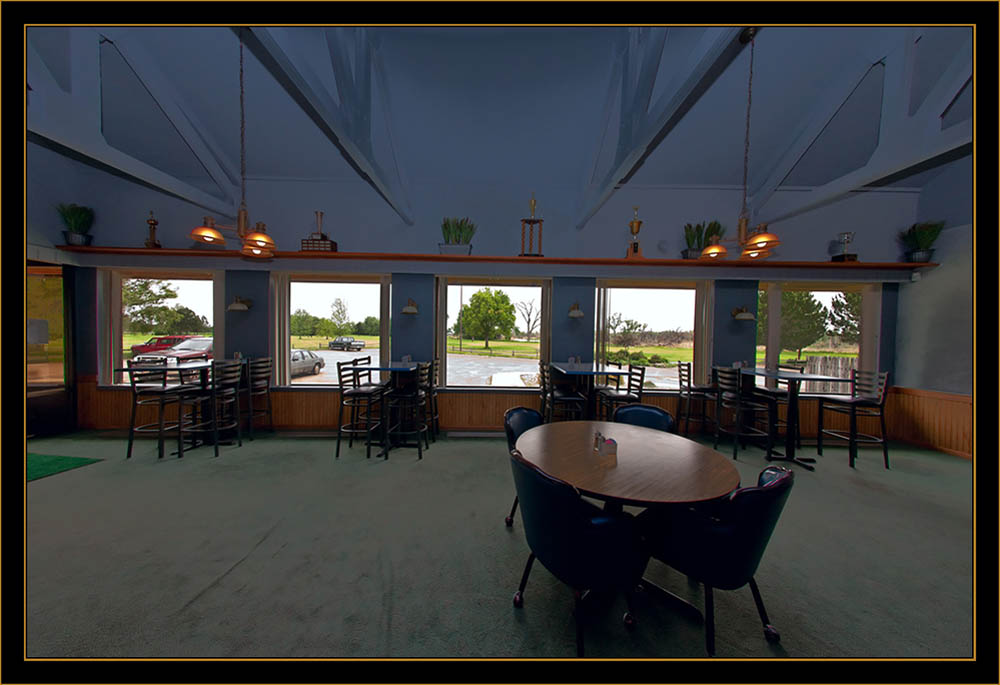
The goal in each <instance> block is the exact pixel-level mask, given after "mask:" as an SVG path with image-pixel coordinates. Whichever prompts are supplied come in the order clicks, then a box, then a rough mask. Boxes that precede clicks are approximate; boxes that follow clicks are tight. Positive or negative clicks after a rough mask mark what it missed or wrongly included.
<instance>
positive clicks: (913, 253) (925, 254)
mask: <svg viewBox="0 0 1000 685" xmlns="http://www.w3.org/2000/svg"><path fill="white" fill-rule="evenodd" d="M933 257H934V249H933V248H930V249H927V250H910V251H909V252H907V253H906V261H908V262H929V261H931V259H932V258H933Z"/></svg>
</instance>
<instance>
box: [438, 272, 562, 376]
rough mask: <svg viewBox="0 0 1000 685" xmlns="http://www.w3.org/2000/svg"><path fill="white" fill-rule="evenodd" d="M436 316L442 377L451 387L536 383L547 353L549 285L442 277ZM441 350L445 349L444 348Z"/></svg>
mask: <svg viewBox="0 0 1000 685" xmlns="http://www.w3.org/2000/svg"><path fill="white" fill-rule="evenodd" d="M441 282H443V283H444V285H443V293H442V290H439V297H441V294H443V297H444V299H445V307H441V308H439V311H444V312H445V316H444V317H440V318H439V330H438V343H437V349H438V351H439V352H438V354H439V356H440V358H441V360H442V364H441V365H442V374H441V378H442V380H443V381H444V383H445V385H449V386H466V387H468V386H473V387H475V386H489V387H507V388H511V387H513V388H524V387H529V388H530V387H535V388H537V387H538V362H539V359H543V358H545V357H547V337H546V336H547V335H548V330H547V329H548V327H547V325H546V324H545V322H546V321H547V320H548V316H547V304H546V303H547V299H546V298H547V295H546V294H545V293H546V292H547V289H548V287H549V286H548V283H547V282H544V283H543V282H542V281H526V280H520V281H518V280H513V279H510V280H507V279H505V280H494V279H466V278H448V279H442V281H441ZM442 348H443V349H442Z"/></svg>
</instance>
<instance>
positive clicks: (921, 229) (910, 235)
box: [899, 221, 944, 262]
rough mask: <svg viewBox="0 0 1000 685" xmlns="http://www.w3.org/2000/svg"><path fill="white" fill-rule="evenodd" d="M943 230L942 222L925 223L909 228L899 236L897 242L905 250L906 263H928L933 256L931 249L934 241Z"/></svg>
mask: <svg viewBox="0 0 1000 685" xmlns="http://www.w3.org/2000/svg"><path fill="white" fill-rule="evenodd" d="M943 228H944V222H943V221H925V222H921V223H916V224H913V225H912V226H910V227H909V228H908V229H906V230H905V231H902V232H901V233H900V234H899V241H900V242H901V243H903V248H904V249H905V250H906V261H908V262H929V261H931V258H932V257H933V256H934V250H933V249H931V247H932V246H933V245H934V241H935V240H937V237H938V236H939V235H941V229H943Z"/></svg>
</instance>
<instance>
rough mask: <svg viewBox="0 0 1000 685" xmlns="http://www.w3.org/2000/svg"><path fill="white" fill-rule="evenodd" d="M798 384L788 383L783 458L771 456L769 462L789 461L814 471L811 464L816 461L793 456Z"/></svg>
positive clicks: (795, 382) (797, 420)
mask: <svg viewBox="0 0 1000 685" xmlns="http://www.w3.org/2000/svg"><path fill="white" fill-rule="evenodd" d="M799 383H800V381H798V380H792V379H789V381H788V414H787V415H786V416H785V419H786V424H787V427H786V429H785V456H784V457H774V456H772V457H771V458H770V459H769V461H790V462H793V463H795V464H798V465H799V466H801V467H803V468H806V469H809V470H810V471H814V470H815V469H816V467H815V466H813V463H814V462H815V461H816V460H815V459H814V458H812V457H796V456H795V433H796V430H795V427H796V426H797V425H798V423H799Z"/></svg>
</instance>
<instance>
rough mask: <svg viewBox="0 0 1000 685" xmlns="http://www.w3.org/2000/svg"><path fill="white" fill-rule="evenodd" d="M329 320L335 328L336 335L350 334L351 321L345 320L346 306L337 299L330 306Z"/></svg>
mask: <svg viewBox="0 0 1000 685" xmlns="http://www.w3.org/2000/svg"><path fill="white" fill-rule="evenodd" d="M330 320H331V321H333V325H334V326H336V328H337V335H347V334H349V333H350V332H351V330H352V327H351V321H350V319H348V318H347V305H346V304H345V303H344V301H343V300H342V299H340V298H339V297H338V298H337V299H335V300H334V301H333V304H331V305H330Z"/></svg>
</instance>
